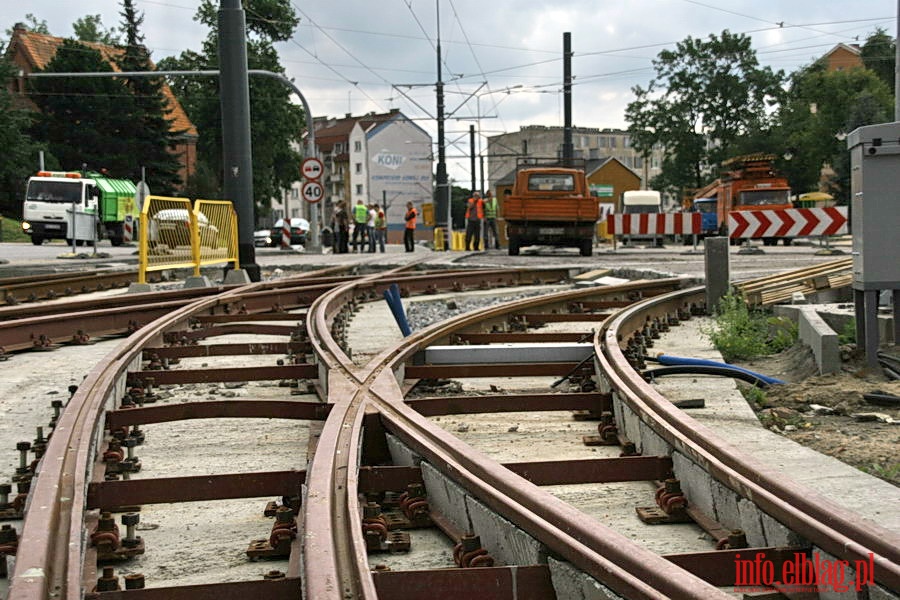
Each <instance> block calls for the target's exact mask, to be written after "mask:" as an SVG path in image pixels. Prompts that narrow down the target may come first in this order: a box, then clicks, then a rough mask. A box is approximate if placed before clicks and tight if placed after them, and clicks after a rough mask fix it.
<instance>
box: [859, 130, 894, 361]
mask: <svg viewBox="0 0 900 600" xmlns="http://www.w3.org/2000/svg"><path fill="white" fill-rule="evenodd" d="M847 147H848V148H849V150H850V169H851V174H850V192H851V212H850V227H851V229H852V232H853V290H854V298H855V300H854V301H855V304H856V337H857V343H858V344H860V345H862V346H864V347H865V349H866V357H867V359H868V360H867V362H868V363H869V365H870V366H877V364H878V362H877V358H876V355H877V352H878V329H877V315H878V294H879V291H881V290H892V291H893V303H894V340H895V342H896V340H897V329H898V322H897V321H898V319H897V317H898V311H897V309H898V305H900V302H898V298H897V296H898V291H897V290H900V122H895V123H881V124H878V125H867V126H865V127H860V128H859V129H857V130H855V131H853V133H851V134H850V135H849V136H848V137H847Z"/></svg>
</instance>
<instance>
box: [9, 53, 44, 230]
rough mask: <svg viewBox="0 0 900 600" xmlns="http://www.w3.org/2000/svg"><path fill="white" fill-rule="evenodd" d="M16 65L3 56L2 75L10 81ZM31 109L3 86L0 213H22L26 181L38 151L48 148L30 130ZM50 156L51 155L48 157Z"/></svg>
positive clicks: (32, 169) (36, 162) (18, 214)
mask: <svg viewBox="0 0 900 600" xmlns="http://www.w3.org/2000/svg"><path fill="white" fill-rule="evenodd" d="M15 72H16V67H15V65H13V64H11V63H10V62H9V61H8V60H6V59H4V58H0V79H2V80H3V81H8V80H9V78H11V77H12V76H13V74H14V73H15ZM30 126H31V115H30V113H29V111H27V110H24V109H21V108H16V106H15V104H14V103H13V98H12V96H11V94H10V92H9V90H8V89H7V88H6V87H5V86H3V87H0V148H3V149H4V150H3V152H2V153H0V213H2V214H5V215H9V216H16V217H19V216H21V213H22V198H23V197H24V195H25V185H24V184H25V181H26V179H27V178H28V177H29V176H30V175H33V174H34V172H35V171H37V165H38V152H39V151H40V150H43V149H45V148H44V146H43V145H41V144H39V143H38V142H36V141H35V140H34V139H33V138H32V137H31V136H30V135H29V134H28V129H29V127H30ZM48 158H49V157H48Z"/></svg>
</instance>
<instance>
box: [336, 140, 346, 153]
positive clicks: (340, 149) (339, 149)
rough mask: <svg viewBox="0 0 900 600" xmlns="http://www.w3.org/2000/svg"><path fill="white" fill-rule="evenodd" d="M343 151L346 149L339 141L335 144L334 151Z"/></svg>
mask: <svg viewBox="0 0 900 600" xmlns="http://www.w3.org/2000/svg"><path fill="white" fill-rule="evenodd" d="M343 151H344V145H343V144H342V143H340V142H338V143H337V144H335V145H334V153H335V154H340V153H341V152H343Z"/></svg>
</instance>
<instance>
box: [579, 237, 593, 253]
mask: <svg viewBox="0 0 900 600" xmlns="http://www.w3.org/2000/svg"><path fill="white" fill-rule="evenodd" d="M579 250H581V255H582V256H590V255H591V254H593V253H594V241H593V240H581V245H580V246H579Z"/></svg>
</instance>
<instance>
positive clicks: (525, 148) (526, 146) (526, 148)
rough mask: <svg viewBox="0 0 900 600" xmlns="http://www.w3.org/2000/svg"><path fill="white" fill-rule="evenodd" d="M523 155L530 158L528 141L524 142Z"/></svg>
mask: <svg viewBox="0 0 900 600" xmlns="http://www.w3.org/2000/svg"><path fill="white" fill-rule="evenodd" d="M522 154H523V155H524V156H528V140H522Z"/></svg>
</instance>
